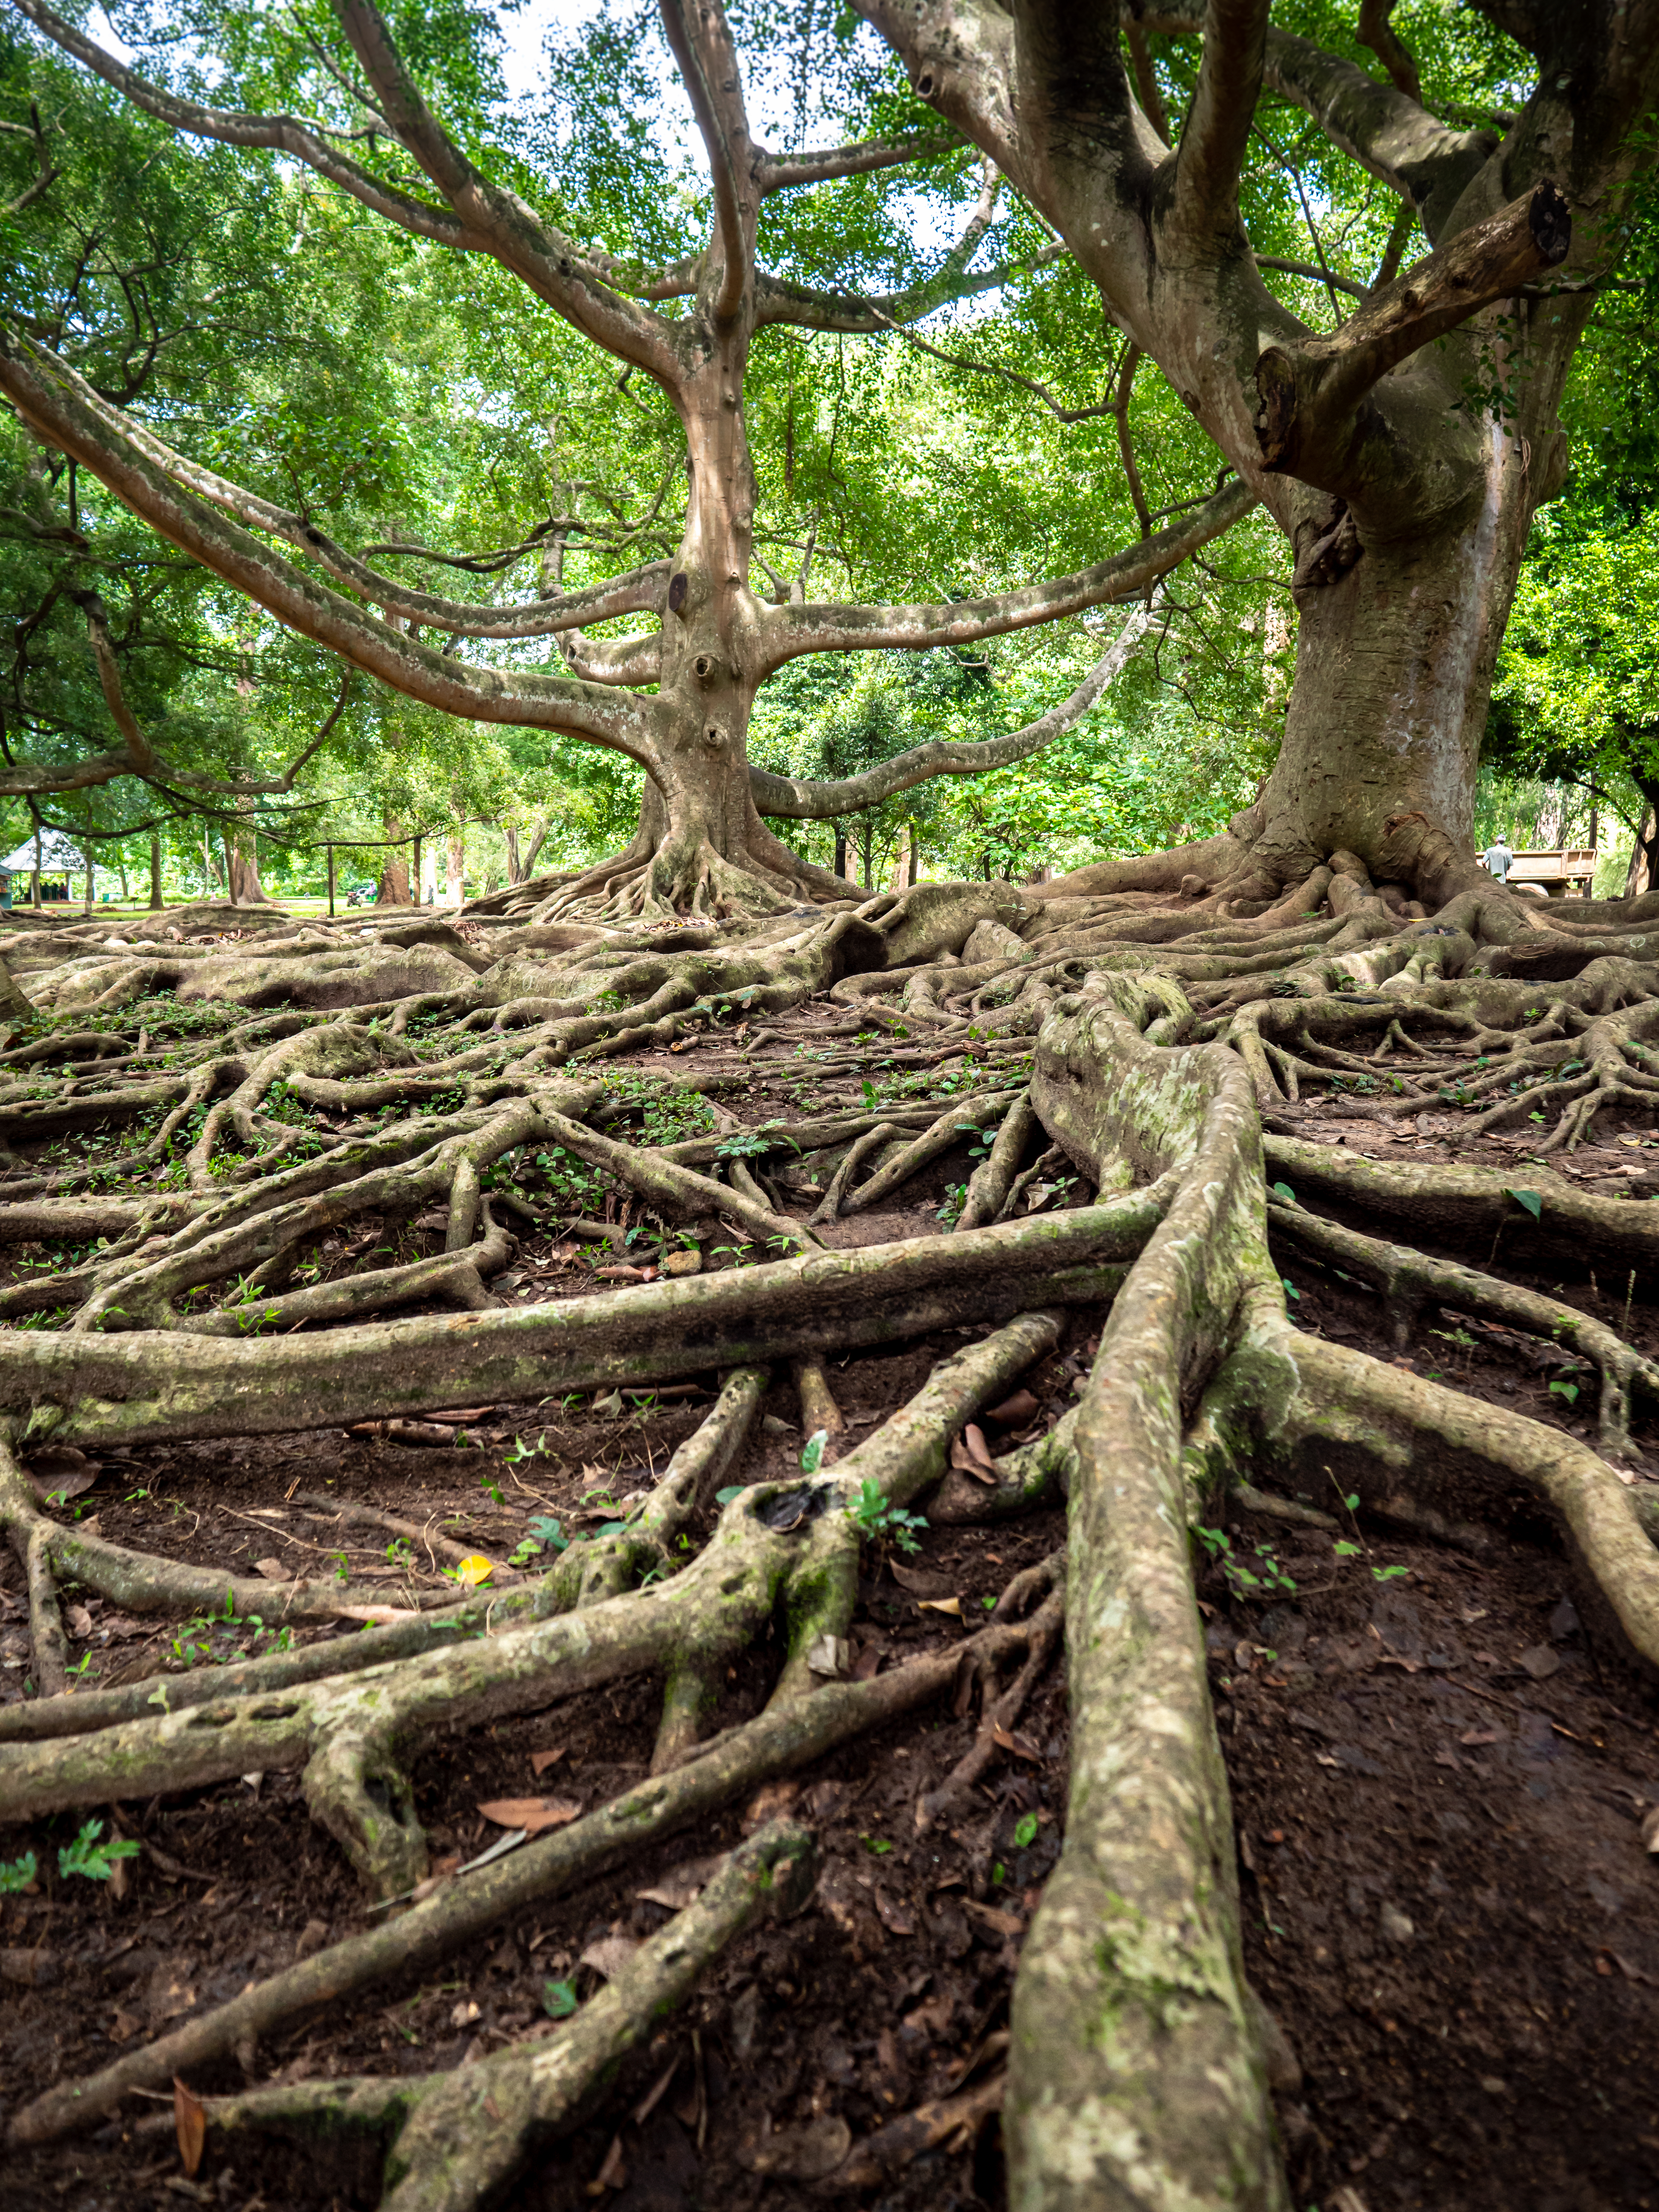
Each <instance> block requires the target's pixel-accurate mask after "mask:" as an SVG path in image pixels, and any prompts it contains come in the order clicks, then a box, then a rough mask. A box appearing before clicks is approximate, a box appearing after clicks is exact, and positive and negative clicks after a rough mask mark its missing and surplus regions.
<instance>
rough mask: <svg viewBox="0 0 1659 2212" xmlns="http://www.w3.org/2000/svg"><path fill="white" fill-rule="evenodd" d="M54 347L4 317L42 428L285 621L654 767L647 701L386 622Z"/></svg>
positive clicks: (474, 701)
mask: <svg viewBox="0 0 1659 2212" xmlns="http://www.w3.org/2000/svg"><path fill="white" fill-rule="evenodd" d="M78 381H79V380H78V379H74V378H72V377H71V376H70V374H69V373H68V372H67V371H66V370H65V369H64V365H63V364H62V363H61V362H58V360H57V359H56V358H55V356H52V355H49V354H46V353H45V352H44V351H42V350H41V349H39V348H37V347H35V346H33V345H32V344H31V343H30V342H29V341H28V340H27V339H25V338H21V337H18V336H17V335H16V334H15V332H12V331H9V330H7V329H6V328H5V326H4V325H0V391H3V392H5V394H6V395H7V397H8V398H9V399H10V400H11V402H12V404H13V405H14V406H15V408H16V409H17V410H18V412H19V414H20V415H21V416H22V417H23V418H24V420H25V421H26V422H28V423H29V424H30V425H31V427H32V428H34V429H35V430H37V431H38V432H39V433H40V435H41V436H43V437H44V438H46V439H47V440H49V441H50V442H51V443H52V444H53V445H55V446H57V447H58V448H59V450H60V451H62V452H63V453H67V454H68V455H69V456H70V459H74V460H76V461H77V462H79V463H80V465H82V467H83V468H87V469H89V470H90V471H92V473H93V474H94V476H95V477H98V478H99V480H100V482H101V483H105V484H106V485H107V486H108V488H109V489H110V490H111V491H112V492H113V493H114V495H115V496H116V497H117V498H118V500H120V501H122V503H123V504H124V505H125V506H126V507H131V510H132V512H133V513H135V514H137V515H138V516H140V517H141V518H142V519H143V520H144V521H146V522H148V523H149V525H150V526H151V527H152V528H154V529H155V530H157V531H159V532H161V535H162V536H163V537H164V538H169V539H170V540H171V541H172V542H173V544H175V545H177V546H179V548H180V550H182V551H184V552H185V553H187V554H189V555H190V556H191V558H192V559H193V560H197V561H199V562H201V563H202V565H203V566H204V568H208V569H210V570H211V571H212V573H213V574H215V575H216V576H219V577H221V578H222V579H223V580H224V581H225V582H226V583H228V584H229V585H230V586H232V587H233V589H234V590H236V591H240V592H242V593H243V594H244V595H245V596H246V598H248V599H252V600H253V601H254V603H255V604H256V605H259V606H262V607H264V609H265V610H266V611H267V612H268V613H270V614H271V615H273V616H275V617H276V620H277V621H278V622H281V623H283V624H284V625H285V626H286V627H287V628H288V629H292V630H295V631H297V632H298V633H299V634H300V635H301V636H302V637H309V638H312V639H313V640H314V641H315V642H316V643H317V644H319V645H320V646H323V647H325V648H326V649H327V650H328V651H329V652H331V653H337V654H338V655H339V656H340V658H341V659H343V660H346V661H349V663H350V664H351V665H352V666H354V667H356V668H360V669H362V671H363V672H364V673H365V674H366V675H370V676H374V677H377V678H380V681H381V682H382V683H386V684H390V685H391V686H392V689H393V690H398V691H401V692H403V693H404V694H405V695H406V696H409V697H410V698H416V699H419V700H421V701H422V702H424V703H425V704H426V705H428V706H430V707H435V708H438V709H439V710H440V711H441V713H444V714H455V715H459V716H460V717H462V718H463V719H468V720H478V721H486V722H492V723H498V722H516V723H522V724H524V725H526V726H528V727H531V728H535V729H545V730H554V731H558V732H563V733H566V734H568V735H570V736H573V737H578V738H589V739H591V740H592V742H593V743H594V744H603V745H609V746H611V747H612V748H614V749H615V750H617V751H620V752H625V753H627V754H629V756H630V757H633V758H634V759H636V760H639V761H641V763H645V764H647V765H648V764H649V762H650V758H651V756H652V755H653V751H654V749H655V737H656V722H655V719H654V715H653V710H652V708H651V705H650V703H649V702H644V701H639V700H635V699H631V698H629V697H628V696H625V695H619V694H617V693H616V692H613V691H607V690H602V689H601V688H599V686H597V685H588V684H580V683H575V682H572V681H569V680H568V679H566V678H562V677H552V676H548V675H544V674H542V673H540V672H538V671H530V670H526V671H513V672H512V673H511V674H510V675H509V674H507V673H505V672H503V671H499V670H496V669H493V668H474V667H471V666H469V665H467V664H466V663H465V662H464V661H461V660H458V659H455V658H454V656H453V655H452V654H449V653H440V652H437V651H435V650H434V649H433V648H432V647H428V646H426V645H423V644H422V643H421V642H420V641H418V640H417V639H416V638H413V637H410V636H408V635H405V634H404V632H403V631H401V630H398V629H393V628H392V625H391V624H390V623H383V622H381V621H380V620H379V619H377V617H374V615H372V614H370V613H369V612H368V611H367V610H366V609H364V608H362V607H361V606H358V605H356V604H355V603H354V602H353V601H351V600H349V599H345V598H343V596H342V595H341V594H340V593H339V592H332V591H330V590H329V589H328V588H327V587H326V586H324V585H320V584H319V583H317V582H316V581H315V580H313V579H312V578H311V577H309V576H307V575H305V574H303V573H302V572H301V570H300V569H298V568H295V565H294V564H293V563H292V562H289V561H288V560H286V559H284V558H283V556H281V555H280V554H278V553H276V552H275V551H273V550H271V549H270V547H268V546H266V545H264V544H261V543H260V542H259V540H258V538H254V537H253V536H252V533H251V532H248V531H246V530H245V529H243V528H242V527H241V526H240V524H238V523H236V522H234V521H232V520H229V519H228V517H226V516H222V515H220V514H217V513H215V512H214V511H213V509H212V508H211V507H209V506H207V505H206V504H205V502H204V501H202V500H200V499H198V498H197V497H196V496H194V495H193V493H192V492H191V490H188V489H185V488H184V487H183V486H181V485H179V483H175V482H174V481H173V479H172V478H171V477H169V476H167V474H166V473H164V471H162V470H161V468H159V467H157V466H156V465H155V463H154V462H153V461H151V460H150V459H149V456H148V455H147V454H146V453H144V452H143V449H142V443H141V441H139V440H137V438H134V437H131V436H129V435H125V433H124V432H122V431H120V430H118V428H115V427H113V425H112V423H111V422H109V421H108V420H107V419H106V410H97V409H94V408H93V407H89V406H88V405H87V404H86V403H85V402H84V401H83V400H82V398H81V396H80V394H79V392H77V391H76V388H75V387H76V384H77V383H78Z"/></svg>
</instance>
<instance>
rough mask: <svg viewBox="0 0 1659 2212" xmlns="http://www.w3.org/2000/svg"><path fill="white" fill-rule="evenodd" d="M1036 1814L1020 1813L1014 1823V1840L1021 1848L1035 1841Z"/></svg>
mask: <svg viewBox="0 0 1659 2212" xmlns="http://www.w3.org/2000/svg"><path fill="white" fill-rule="evenodd" d="M1036 1832H1037V1816H1036V1814H1035V1813H1022V1814H1020V1816H1019V1818H1018V1820H1016V1821H1015V1823H1014V1841H1015V1843H1016V1844H1018V1846H1019V1848H1020V1850H1026V1849H1027V1847H1028V1846H1029V1845H1030V1844H1034V1843H1036Z"/></svg>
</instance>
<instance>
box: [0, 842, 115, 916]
mask: <svg viewBox="0 0 1659 2212" xmlns="http://www.w3.org/2000/svg"><path fill="white" fill-rule="evenodd" d="M37 868H38V869H39V870H40V896H41V898H42V900H43V901H45V902H46V903H48V904H57V903H58V902H63V903H64V904H67V903H68V902H69V901H70V899H71V898H72V897H73V896H74V892H73V890H72V887H71V878H74V877H76V876H80V877H82V878H86V877H87V876H88V873H89V871H88V862H87V854H86V848H85V847H84V846H82V845H79V844H77V843H76V841H75V839H74V838H73V837H70V836H67V835H66V834H65V833H64V831H63V830H62V829H43V830H42V831H41V832H40V839H39V841H38V843H37V841H36V840H35V839H34V838H33V837H26V838H25V839H24V840H23V842H22V843H21V845H20V846H19V847H18V848H17V849H16V851H15V853H8V854H7V855H6V857H5V859H4V860H0V877H6V878H9V879H10V881H11V883H12V884H16V881H17V878H19V877H20V876H21V877H23V878H26V879H27V878H29V877H30V876H32V875H33V872H34V871H35V870H36V869H37ZM60 885H61V888H59V886H60ZM0 888H3V886H0ZM89 895H90V896H91V897H92V898H94V899H95V898H96V896H97V895H98V886H97V881H96V877H95V874H94V877H93V881H92V883H91V885H90V894H89Z"/></svg>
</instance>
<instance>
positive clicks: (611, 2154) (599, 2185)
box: [587, 1039, 690, 2197]
mask: <svg viewBox="0 0 1659 2212" xmlns="http://www.w3.org/2000/svg"><path fill="white" fill-rule="evenodd" d="M688 1042H690V1040H689V1039H688ZM668 1049H669V1050H670V1052H678V1050H679V1047H678V1045H670V1046H669V1048H668ZM627 2186H628V2162H627V2160H625V2159H624V2158H623V2140H622V2137H621V2136H611V2148H610V2149H609V2150H608V2151H606V2153H605V2164H604V2165H603V2166H601V2167H600V2168H599V2172H597V2173H596V2174H595V2175H594V2177H593V2179H592V2181H590V2182H589V2183H588V2185H587V2193H588V2195H589V2196H590V2197H603V2196H604V2194H605V2191H606V2190H607V2189H625V2188H626V2187H627Z"/></svg>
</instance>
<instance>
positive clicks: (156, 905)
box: [149, 835, 167, 914]
mask: <svg viewBox="0 0 1659 2212" xmlns="http://www.w3.org/2000/svg"><path fill="white" fill-rule="evenodd" d="M149 903H150V911H151V912H152V913H153V914H160V912H161V908H163V906H165V904H166V903H167V902H166V901H165V899H163V897H162V896H161V839H160V838H159V837H158V836H154V835H152V836H151V838H150V841H149Z"/></svg>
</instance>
